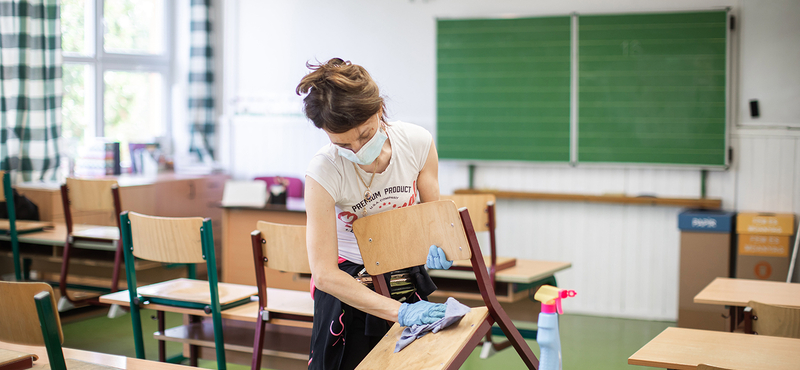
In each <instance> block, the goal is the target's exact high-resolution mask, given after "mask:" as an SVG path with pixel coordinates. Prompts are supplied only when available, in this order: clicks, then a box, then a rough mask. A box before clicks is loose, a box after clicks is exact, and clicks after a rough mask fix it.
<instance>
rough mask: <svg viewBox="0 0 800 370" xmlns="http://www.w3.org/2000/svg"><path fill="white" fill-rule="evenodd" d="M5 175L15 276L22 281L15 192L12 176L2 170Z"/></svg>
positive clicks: (3, 175) (4, 181)
mask: <svg viewBox="0 0 800 370" xmlns="http://www.w3.org/2000/svg"><path fill="white" fill-rule="evenodd" d="M0 173H2V177H3V195H4V196H5V198H6V199H5V200H6V208H8V233H9V236H10V238H11V254H12V255H13V256H14V277H15V278H16V279H17V281H22V265H21V264H20V258H19V239H18V238H17V212H16V208H15V204H14V192H13V191H12V189H11V176H10V175H9V173H8V172H4V171H0Z"/></svg>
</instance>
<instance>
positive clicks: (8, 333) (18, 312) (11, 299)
mask: <svg viewBox="0 0 800 370" xmlns="http://www.w3.org/2000/svg"><path fill="white" fill-rule="evenodd" d="M40 292H49V293H50V300H51V303H52V307H55V299H54V298H53V288H52V287H50V285H49V284H46V283H30V282H8V281H0V297H2V298H0V341H3V342H9V343H15V344H23V345H29V346H43V345H45V340H44V336H43V335H42V328H41V325H40V323H39V315H38V314H37V310H36V303H35V301H34V299H33V297H34V296H35V295H37V294H39V293H40ZM52 315H53V316H55V321H56V323H57V325H55V326H57V327H58V338H59V343H63V341H64V334H63V333H62V331H61V321H60V319H59V317H58V314H57V312H55V310H53V312H52Z"/></svg>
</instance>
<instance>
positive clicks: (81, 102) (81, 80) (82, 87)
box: [61, 63, 94, 143]
mask: <svg viewBox="0 0 800 370" xmlns="http://www.w3.org/2000/svg"><path fill="white" fill-rule="evenodd" d="M93 75H94V72H93V69H92V66H91V65H88V64H79V63H64V74H63V84H64V99H63V100H62V103H61V113H62V115H63V118H64V119H63V122H62V128H61V135H62V136H63V137H64V138H67V139H72V140H73V141H75V142H77V143H83V140H84V138H85V137H91V136H94V129H93V127H92V123H91V122H90V121H91V117H92V114H91V113H92V112H91V111H92V109H93V107H94V106H93V105H92V104H91V100H90V99H91V98H92V97H93V96H94V94H92V88H91V87H92V85H93V84H92V81H93V80H94V79H93V78H92V76H93Z"/></svg>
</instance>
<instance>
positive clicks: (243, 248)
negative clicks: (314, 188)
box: [221, 198, 310, 292]
mask: <svg viewBox="0 0 800 370" xmlns="http://www.w3.org/2000/svg"><path fill="white" fill-rule="evenodd" d="M258 221H267V222H275V223H282V224H289V225H305V224H306V211H305V205H304V204H303V203H302V200H297V199H292V198H289V199H288V200H287V206H279V205H273V204H268V205H266V206H265V207H264V208H249V207H222V277H221V280H222V281H224V282H226V283H233V284H244V285H253V284H255V283H256V270H255V264H254V263H253V245H252V244H251V241H250V233H251V232H252V231H253V230H255V229H256V224H257V223H258ZM309 280H310V279H308V278H302V277H299V276H298V275H297V274H290V273H281V272H277V271H269V270H268V274H267V281H269V285H270V286H274V287H279V288H283V289H293V290H300V291H306V292H308V291H309V282H310V281H309Z"/></svg>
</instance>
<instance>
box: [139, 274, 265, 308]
mask: <svg viewBox="0 0 800 370" xmlns="http://www.w3.org/2000/svg"><path fill="white" fill-rule="evenodd" d="M218 288H219V303H220V305H222V306H224V305H226V304H229V303H233V302H236V301H241V300H242V299H246V298H248V297H250V296H253V295H256V294H258V289H257V288H256V287H254V286H250V285H240V284H229V283H219V284H218ZM137 292H138V293H139V294H140V295H141V296H142V297H152V298H161V299H169V300H173V301H182V302H193V303H201V304H211V293H210V291H209V286H208V281H205V280H193V279H185V278H181V279H174V280H168V281H164V282H161V283H156V284H151V285H146V286H143V287H140V288H138V289H137Z"/></svg>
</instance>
